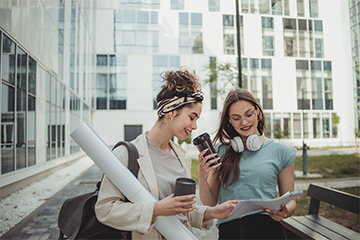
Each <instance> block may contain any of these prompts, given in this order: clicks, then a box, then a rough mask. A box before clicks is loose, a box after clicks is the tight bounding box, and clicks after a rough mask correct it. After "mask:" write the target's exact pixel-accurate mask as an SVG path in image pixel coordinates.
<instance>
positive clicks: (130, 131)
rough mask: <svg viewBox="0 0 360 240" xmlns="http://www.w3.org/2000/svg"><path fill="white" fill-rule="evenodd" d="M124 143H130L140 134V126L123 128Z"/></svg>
mask: <svg viewBox="0 0 360 240" xmlns="http://www.w3.org/2000/svg"><path fill="white" fill-rule="evenodd" d="M124 132H125V136H124V139H125V141H128V142H130V141H132V140H134V139H135V138H137V136H139V135H140V134H141V133H142V125H125V126H124Z"/></svg>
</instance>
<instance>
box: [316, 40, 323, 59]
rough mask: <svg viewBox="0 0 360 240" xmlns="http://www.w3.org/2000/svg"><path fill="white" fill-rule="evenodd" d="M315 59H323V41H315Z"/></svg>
mask: <svg viewBox="0 0 360 240" xmlns="http://www.w3.org/2000/svg"><path fill="white" fill-rule="evenodd" d="M315 57H316V58H323V57H324V49H323V40H322V39H315Z"/></svg>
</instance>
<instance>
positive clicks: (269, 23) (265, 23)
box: [261, 17, 274, 29]
mask: <svg viewBox="0 0 360 240" xmlns="http://www.w3.org/2000/svg"><path fill="white" fill-rule="evenodd" d="M261 24H262V28H263V29H274V18H272V17H262V18H261Z"/></svg>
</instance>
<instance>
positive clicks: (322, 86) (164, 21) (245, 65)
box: [0, 0, 360, 197]
mask: <svg viewBox="0 0 360 240" xmlns="http://www.w3.org/2000/svg"><path fill="white" fill-rule="evenodd" d="M238 5H239V9H238V10H239V15H240V17H239V18H237V14H236V8H235V6H236V0H221V1H220V0H196V1H194V0H57V1H54V0H35V1H27V0H1V1H0V43H1V45H0V50H1V51H0V76H1V98H0V101H1V105H0V106H1V168H0V174H1V175H0V189H1V197H4V196H6V195H8V194H9V193H11V192H12V191H14V190H15V189H17V188H20V187H22V186H25V185H26V184H28V183H29V182H31V181H35V180H37V179H40V178H42V177H44V176H45V175H48V174H49V173H51V172H52V171H54V170H56V169H57V168H59V167H61V166H63V165H64V164H66V163H68V162H70V161H73V160H75V159H77V158H78V157H79V156H82V155H83V153H82V152H81V150H80V149H79V147H78V146H77V145H76V143H74V141H72V139H71V138H70V136H69V134H70V133H71V132H72V131H73V130H74V129H75V128H76V127H77V126H78V125H79V124H80V123H81V122H84V121H86V122H89V123H90V124H91V125H92V126H93V128H94V129H95V130H96V132H97V133H98V134H99V135H100V136H101V137H102V138H103V139H104V140H105V142H106V143H108V144H109V145H114V144H115V143H116V142H117V141H119V140H132V139H134V138H135V137H136V136H137V135H138V134H140V133H141V132H143V131H146V130H149V129H150V128H151V126H152V125H153V123H154V122H155V121H156V118H157V115H156V108H157V105H156V101H155V97H156V93H157V92H158V91H159V89H160V86H161V84H162V82H161V77H160V75H161V73H162V72H163V71H166V70H171V69H178V68H179V67H187V68H189V69H190V70H195V71H196V73H197V75H198V76H199V78H200V79H201V80H202V82H203V92H204V94H205V100H204V102H203V112H202V115H201V118H200V119H199V120H198V129H197V130H196V131H194V132H193V133H192V136H193V137H194V136H196V135H198V134H200V133H203V132H205V131H207V132H209V133H213V132H214V131H215V130H216V127H217V124H218V120H219V116H220V112H221V110H222V102H223V99H224V97H225V95H224V94H225V93H224V90H225V91H227V90H228V89H230V88H232V87H233V86H234V85H238V83H237V77H236V72H235V78H229V76H228V75H226V74H232V75H234V68H235V69H236V67H237V65H238V58H239V57H238V51H237V29H240V33H241V34H240V46H241V61H240V64H241V76H242V82H241V84H242V87H243V88H246V89H248V90H249V91H251V92H252V93H253V94H254V96H255V97H256V98H257V99H258V101H259V103H260V104H261V105H262V106H263V108H264V111H265V113H266V118H267V124H268V130H267V136H268V137H269V138H278V140H279V141H281V142H284V143H285V144H288V145H291V146H299V147H300V146H302V144H303V142H305V143H306V144H307V145H309V146H310V147H312V146H314V147H315V146H330V145H331V146H337V145H354V141H355V136H354V129H355V128H359V127H360V125H359V87H360V85H359V76H358V69H357V68H358V62H359V54H358V45H359V42H358V33H359V30H358V20H357V16H358V15H357V14H358V12H359V11H358V6H359V5H358V1H356V3H355V1H351V0H350V1H349V2H348V1H347V0H238ZM237 19H238V20H239V24H238V25H239V26H238V27H237ZM350 20H351V21H350ZM351 43H353V45H352V44H351ZM225 64H227V66H229V69H230V70H229V71H227V72H224V71H220V72H217V74H215V75H214V74H213V73H214V71H216V69H218V68H217V67H218V66H222V65H225ZM209 66H210V68H209ZM229 80H232V82H231V81H230V83H229ZM231 84H232V85H231ZM354 89H355V91H354ZM339 119H340V121H338V120H339ZM175 141H176V139H175Z"/></svg>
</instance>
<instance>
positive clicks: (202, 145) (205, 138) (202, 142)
mask: <svg viewBox="0 0 360 240" xmlns="http://www.w3.org/2000/svg"><path fill="white" fill-rule="evenodd" d="M193 143H194V145H195V146H196V147H197V149H198V150H199V151H200V152H202V151H203V150H205V149H208V151H207V152H206V153H205V154H204V157H205V156H207V155H209V154H213V153H216V151H215V148H214V145H213V144H212V142H211V139H210V135H209V134H208V133H203V134H201V135H199V136H197V137H196V138H194V140H193ZM215 158H218V155H216V156H215V157H213V158H210V159H209V160H207V161H206V162H208V161H210V160H213V159H215ZM218 163H219V161H217V162H214V163H212V164H210V167H212V166H214V165H216V164H218Z"/></svg>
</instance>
